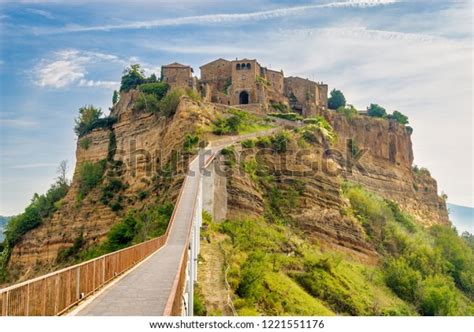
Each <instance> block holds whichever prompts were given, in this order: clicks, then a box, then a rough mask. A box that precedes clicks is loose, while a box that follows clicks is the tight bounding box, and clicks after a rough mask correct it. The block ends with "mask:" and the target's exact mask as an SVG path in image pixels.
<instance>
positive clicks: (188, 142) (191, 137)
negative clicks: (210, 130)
mask: <svg viewBox="0 0 474 332" xmlns="http://www.w3.org/2000/svg"><path fill="white" fill-rule="evenodd" d="M198 144H199V135H197V134H191V133H186V135H185V136H184V143H183V150H184V152H187V153H189V152H193V151H194V150H195V148H196V147H197V146H198Z"/></svg>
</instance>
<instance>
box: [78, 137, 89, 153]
mask: <svg viewBox="0 0 474 332" xmlns="http://www.w3.org/2000/svg"><path fill="white" fill-rule="evenodd" d="M91 143H92V140H91V139H90V138H89V137H85V138H83V139H80V140H79V146H80V147H81V148H82V149H84V150H88V149H89V147H90V145H91Z"/></svg>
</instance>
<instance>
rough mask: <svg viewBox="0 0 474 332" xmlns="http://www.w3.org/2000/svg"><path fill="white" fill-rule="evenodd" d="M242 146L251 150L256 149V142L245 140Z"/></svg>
mask: <svg viewBox="0 0 474 332" xmlns="http://www.w3.org/2000/svg"><path fill="white" fill-rule="evenodd" d="M240 144H241V145H242V147H243V148H246V149H251V148H253V147H255V140H254V139H251V138H249V139H246V140H243V141H242V142H241V143H240Z"/></svg>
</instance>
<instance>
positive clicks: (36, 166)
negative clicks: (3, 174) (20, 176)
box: [10, 163, 58, 169]
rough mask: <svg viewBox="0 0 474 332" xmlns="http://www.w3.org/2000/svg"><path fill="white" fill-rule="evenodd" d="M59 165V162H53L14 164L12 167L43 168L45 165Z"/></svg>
mask: <svg viewBox="0 0 474 332" xmlns="http://www.w3.org/2000/svg"><path fill="white" fill-rule="evenodd" d="M57 165H58V164H53V163H37V164H24V165H14V166H11V167H10V168H13V169H25V168H43V167H53V166H57Z"/></svg>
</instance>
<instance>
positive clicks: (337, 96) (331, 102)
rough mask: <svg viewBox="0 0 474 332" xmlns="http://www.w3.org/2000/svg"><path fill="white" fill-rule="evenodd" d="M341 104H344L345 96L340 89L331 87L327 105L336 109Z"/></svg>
mask: <svg viewBox="0 0 474 332" xmlns="http://www.w3.org/2000/svg"><path fill="white" fill-rule="evenodd" d="M341 106H346V97H344V94H343V93H342V92H341V91H340V90H336V89H333V90H332V91H331V97H329V99H328V107H329V108H330V109H333V110H337V109H338V108H339V107H341Z"/></svg>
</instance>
